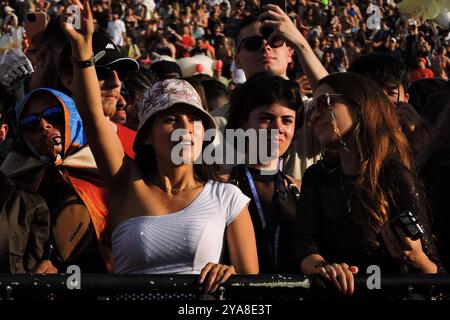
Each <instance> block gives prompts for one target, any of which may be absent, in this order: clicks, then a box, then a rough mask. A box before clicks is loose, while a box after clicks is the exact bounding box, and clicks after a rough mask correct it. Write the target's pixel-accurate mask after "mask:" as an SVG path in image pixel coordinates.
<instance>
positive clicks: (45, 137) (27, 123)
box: [19, 94, 64, 159]
mask: <svg viewBox="0 0 450 320" xmlns="http://www.w3.org/2000/svg"><path fill="white" fill-rule="evenodd" d="M19 130H20V132H21V134H22V135H23V137H24V138H25V139H26V140H27V141H28V143H29V144H30V145H31V146H32V147H33V148H34V150H35V151H36V152H37V153H38V154H39V155H40V156H45V157H48V158H51V159H56V158H57V155H59V154H60V153H61V152H62V151H63V137H64V113H63V109H62V107H61V105H60V103H59V101H58V100H57V99H56V98H55V97H52V96H51V95H49V94H37V95H34V96H33V97H31V98H30V100H29V101H28V102H27V104H26V105H25V107H24V109H23V112H22V114H21V116H20V120H19Z"/></svg>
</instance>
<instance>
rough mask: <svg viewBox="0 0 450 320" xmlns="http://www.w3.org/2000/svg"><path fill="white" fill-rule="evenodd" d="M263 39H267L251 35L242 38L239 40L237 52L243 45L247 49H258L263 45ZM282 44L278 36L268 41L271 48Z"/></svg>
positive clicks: (252, 50)
mask: <svg viewBox="0 0 450 320" xmlns="http://www.w3.org/2000/svg"><path fill="white" fill-rule="evenodd" d="M264 41H267V39H266V38H264V37H263V36H252V37H248V38H244V39H242V40H241V43H240V44H239V47H238V49H237V52H239V51H241V48H242V47H244V48H245V50H247V51H251V52H254V51H258V50H259V49H261V48H262V46H263V45H264ZM283 44H284V41H283V40H281V39H280V38H275V39H274V40H272V41H270V42H269V46H270V47H271V48H279V47H281V46H282V45H283Z"/></svg>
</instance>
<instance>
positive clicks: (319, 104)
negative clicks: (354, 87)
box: [306, 93, 358, 122]
mask: <svg viewBox="0 0 450 320" xmlns="http://www.w3.org/2000/svg"><path fill="white" fill-rule="evenodd" d="M336 98H344V99H346V100H349V101H350V102H352V103H353V104H356V105H358V103H356V101H355V100H353V99H352V98H349V97H348V96H346V95H344V94H337V93H324V94H321V95H320V96H318V97H317V99H316V101H315V102H314V103H313V104H312V106H311V108H309V109H308V111H307V112H306V121H308V122H309V121H310V120H311V116H312V114H313V112H314V110H317V111H318V112H319V113H322V112H324V111H325V110H329V111H331V110H332V108H333V105H332V103H333V100H335V99H336Z"/></svg>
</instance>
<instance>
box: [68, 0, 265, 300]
mask: <svg viewBox="0 0 450 320" xmlns="http://www.w3.org/2000/svg"><path fill="white" fill-rule="evenodd" d="M72 3H74V4H75V5H77V6H79V7H80V11H81V12H82V27H81V29H80V30H75V29H74V28H73V27H72V25H71V24H68V23H63V28H64V30H65V32H66V33H67V35H68V37H69V39H70V41H71V45H72V52H73V58H74V60H75V61H77V63H76V64H74V71H73V72H74V83H75V86H76V90H75V95H74V96H75V97H76V101H77V105H78V107H79V111H80V114H81V116H82V118H83V121H84V124H85V131H86V135H87V137H88V139H89V144H90V146H91V149H92V152H93V154H94V157H95V159H96V162H97V164H98V168H99V170H100V172H101V174H102V176H103V177H104V179H105V182H106V185H107V188H108V190H109V193H110V208H111V211H110V217H111V229H112V230H113V231H112V239H111V241H112V248H113V271H114V272H117V273H147V274H157V273H160V274H161V273H166V274H167V273H169V274H171V273H172V274H190V273H191V274H200V277H199V279H200V283H205V290H206V291H209V292H212V291H215V290H216V289H217V288H218V285H219V284H220V283H222V282H223V281H225V280H226V279H228V277H229V276H230V275H232V274H234V273H236V272H239V273H251V274H254V273H258V260H257V255H256V245H255V236H254V232H253V226H252V222H251V219H250V215H249V212H248V209H247V204H248V201H249V199H248V198H247V197H246V196H244V195H243V194H242V193H241V192H240V190H239V189H238V188H236V187H235V186H233V185H231V184H226V183H222V182H219V181H218V180H217V178H216V177H217V175H216V174H215V171H214V170H213V167H212V166H206V165H205V164H201V165H194V160H195V159H197V157H198V156H199V155H200V153H201V152H202V151H203V149H204V148H205V143H203V138H204V134H205V129H215V123H214V120H213V119H212V118H211V116H210V115H209V114H208V113H207V112H205V110H204V109H203V107H202V105H201V102H200V97H199V96H198V94H197V93H196V91H195V90H194V88H193V87H192V86H191V85H190V84H189V83H187V82H186V81H184V80H180V79H168V80H164V81H161V82H157V83H156V84H154V85H153V86H152V87H151V88H150V89H149V90H148V91H147V92H146V93H145V94H144V97H143V98H142V99H141V102H140V106H141V108H140V112H139V118H140V123H139V128H138V131H137V136H136V141H135V143H134V150H135V152H136V161H134V160H132V159H130V158H128V157H126V156H125V154H124V151H123V148H122V145H121V144H120V141H119V140H118V139H117V135H115V134H113V131H112V128H111V126H110V124H109V123H108V122H107V121H106V119H105V117H104V115H103V111H102V104H101V97H100V89H99V87H98V81H97V76H96V73H95V69H94V65H93V60H94V59H93V53H92V34H93V31H94V24H93V19H92V14H91V11H90V8H89V2H88V1H85V2H84V3H83V6H84V8H81V3H80V2H79V1H78V0H75V1H72ZM197 124H198V126H196V125H197ZM194 128H196V130H195V131H194ZM176 129H184V134H183V135H182V137H181V138H182V139H180V140H178V141H172V140H171V138H172V134H173V133H174V131H175V130H176ZM180 146H181V149H182V154H183V160H187V161H185V162H183V163H181V164H176V163H175V162H176V161H175V160H174V159H173V156H172V153H173V152H172V151H173V149H174V148H176V147H178V149H179V147H180ZM224 238H225V239H226V241H227V245H228V251H229V256H230V261H231V264H232V265H223V264H220V263H219V259H220V256H221V251H222V245H223V242H224Z"/></svg>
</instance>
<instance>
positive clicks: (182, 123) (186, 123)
mask: <svg viewBox="0 0 450 320" xmlns="http://www.w3.org/2000/svg"><path fill="white" fill-rule="evenodd" d="M178 123H179V124H178V128H179V129H186V130H187V131H188V132H189V133H192V132H193V127H194V124H193V123H192V122H191V121H190V119H189V117H188V116H186V115H183V116H181V117H180V120H179V121H178Z"/></svg>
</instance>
